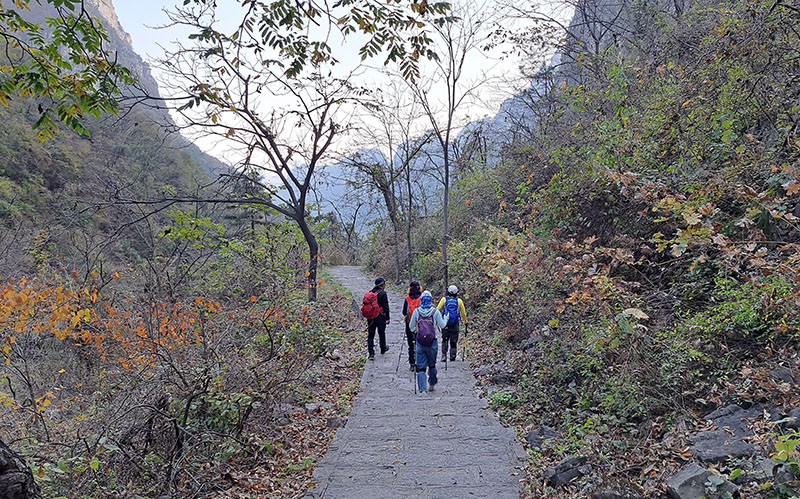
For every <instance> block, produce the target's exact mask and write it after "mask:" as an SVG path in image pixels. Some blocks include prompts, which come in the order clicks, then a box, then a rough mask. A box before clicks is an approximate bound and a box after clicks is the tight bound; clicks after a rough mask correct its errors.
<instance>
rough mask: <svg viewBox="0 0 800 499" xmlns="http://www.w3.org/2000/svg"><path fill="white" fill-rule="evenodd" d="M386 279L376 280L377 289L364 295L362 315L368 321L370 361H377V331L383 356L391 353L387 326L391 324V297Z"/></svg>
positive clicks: (379, 278)
mask: <svg viewBox="0 0 800 499" xmlns="http://www.w3.org/2000/svg"><path fill="white" fill-rule="evenodd" d="M385 289H386V279H384V278H383V277H378V278H377V279H375V287H374V288H372V290H371V291H368V292H367V294H365V295H364V300H363V302H362V305H361V315H363V316H364V318H365V319H367V350H368V352H369V360H375V331H377V332H378V341H379V342H380V347H381V355H383V354H385V353H386V352H388V351H389V347H388V346H387V345H386V325H387V324H389V297H388V296H387V295H386V291H385Z"/></svg>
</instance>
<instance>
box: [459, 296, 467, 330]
mask: <svg viewBox="0 0 800 499" xmlns="http://www.w3.org/2000/svg"><path fill="white" fill-rule="evenodd" d="M458 314H459V315H460V316H461V320H462V321H464V325H465V326H466V325H467V308H466V307H465V306H464V300H462V299H461V298H459V299H458Z"/></svg>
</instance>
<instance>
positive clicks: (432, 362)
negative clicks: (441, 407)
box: [425, 341, 439, 391]
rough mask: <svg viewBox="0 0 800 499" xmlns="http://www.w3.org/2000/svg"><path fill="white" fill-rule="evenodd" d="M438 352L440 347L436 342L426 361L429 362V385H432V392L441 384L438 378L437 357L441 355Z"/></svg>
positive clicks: (431, 347)
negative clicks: (437, 384)
mask: <svg viewBox="0 0 800 499" xmlns="http://www.w3.org/2000/svg"><path fill="white" fill-rule="evenodd" d="M438 350H439V345H437V343H436V341H434V342H433V345H431V346H430V350H429V352H428V355H427V356H426V359H425V360H426V361H427V362H428V383H429V384H430V385H431V388H430V389H431V391H433V390H434V388H433V387H434V386H436V383H438V382H439V379H438V378H437V377H436V373H437V371H436V355H437V354H438V353H439V352H438Z"/></svg>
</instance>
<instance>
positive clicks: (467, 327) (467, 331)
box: [461, 324, 469, 362]
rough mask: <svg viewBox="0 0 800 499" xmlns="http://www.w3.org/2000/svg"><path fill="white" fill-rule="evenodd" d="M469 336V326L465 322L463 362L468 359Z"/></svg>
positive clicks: (462, 350) (462, 349)
mask: <svg viewBox="0 0 800 499" xmlns="http://www.w3.org/2000/svg"><path fill="white" fill-rule="evenodd" d="M467 336H469V326H467V325H466V324H464V346H463V347H461V362H464V361H465V360H466V359H467Z"/></svg>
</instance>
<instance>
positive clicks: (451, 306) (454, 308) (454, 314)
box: [444, 297, 460, 327]
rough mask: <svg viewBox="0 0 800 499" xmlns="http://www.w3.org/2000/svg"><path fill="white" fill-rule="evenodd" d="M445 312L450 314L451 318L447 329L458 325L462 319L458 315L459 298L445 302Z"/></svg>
mask: <svg viewBox="0 0 800 499" xmlns="http://www.w3.org/2000/svg"><path fill="white" fill-rule="evenodd" d="M444 310H445V312H447V313H448V314H450V318H449V319H447V327H452V326H456V325H458V319H459V318H460V316H459V314H458V298H450V297H448V298H447V300H446V301H445V305H444Z"/></svg>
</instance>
